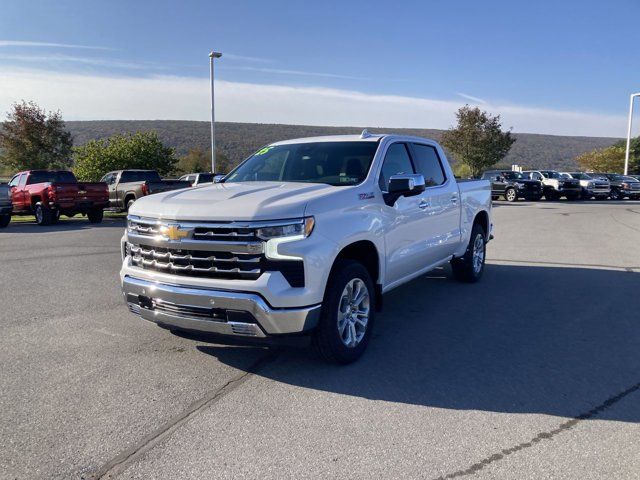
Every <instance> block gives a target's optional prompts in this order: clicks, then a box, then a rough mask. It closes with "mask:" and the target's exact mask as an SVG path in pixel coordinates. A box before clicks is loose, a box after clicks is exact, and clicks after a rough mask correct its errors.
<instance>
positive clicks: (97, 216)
mask: <svg viewBox="0 0 640 480" xmlns="http://www.w3.org/2000/svg"><path fill="white" fill-rule="evenodd" d="M103 216H104V211H103V210H102V209H101V208H92V209H91V210H89V212H88V213H87V218H88V219H89V222H90V223H102V217H103Z"/></svg>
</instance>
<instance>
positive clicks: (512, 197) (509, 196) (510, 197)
mask: <svg viewBox="0 0 640 480" xmlns="http://www.w3.org/2000/svg"><path fill="white" fill-rule="evenodd" d="M504 198H505V200H506V201H507V202H515V201H516V200H518V193H517V192H516V190H515V188H507V189H506V190H505V191H504Z"/></svg>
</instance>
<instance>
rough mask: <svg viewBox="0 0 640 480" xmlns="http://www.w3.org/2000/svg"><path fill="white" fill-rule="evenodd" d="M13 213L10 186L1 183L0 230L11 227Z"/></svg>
mask: <svg viewBox="0 0 640 480" xmlns="http://www.w3.org/2000/svg"><path fill="white" fill-rule="evenodd" d="M12 211H13V205H12V204H11V193H10V191H9V185H7V184H6V183H0V228H5V227H6V226H7V225H9V222H11V212H12Z"/></svg>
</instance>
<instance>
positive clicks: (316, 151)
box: [224, 142, 378, 186]
mask: <svg viewBox="0 0 640 480" xmlns="http://www.w3.org/2000/svg"><path fill="white" fill-rule="evenodd" d="M377 148H378V143H377V142H314V143H294V144H288V145H276V146H268V147H265V148H263V149H261V150H258V151H257V152H256V153H254V154H253V155H252V156H251V157H249V158H248V159H247V160H246V161H245V162H243V163H242V164H240V165H239V166H238V167H237V168H236V169H235V170H233V171H232V172H231V173H230V174H229V175H227V177H226V178H225V179H224V182H225V183H226V182H309V183H326V184H329V185H335V186H348V185H357V184H358V183H361V182H362V181H363V180H364V179H365V177H366V176H367V174H368V173H369V168H370V167H371V162H372V161H373V156H374V155H375V153H376V150H377Z"/></svg>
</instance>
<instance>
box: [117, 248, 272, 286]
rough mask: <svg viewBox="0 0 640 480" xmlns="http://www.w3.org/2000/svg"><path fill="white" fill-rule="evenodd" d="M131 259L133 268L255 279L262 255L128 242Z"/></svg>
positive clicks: (192, 274) (260, 271)
mask: <svg viewBox="0 0 640 480" xmlns="http://www.w3.org/2000/svg"><path fill="white" fill-rule="evenodd" d="M129 251H130V253H131V261H132V262H133V264H134V265H135V266H137V267H142V268H148V269H150V270H157V271H164V272H168V273H173V274H176V275H191V276H210V277H218V278H246V279H253V280H255V279H257V278H258V277H259V276H260V275H261V274H262V270H261V268H260V263H261V259H262V256H261V255H253V254H233V253H225V252H215V254H213V252H208V251H197V250H169V249H167V248H162V247H153V246H150V245H131V246H130V247H129Z"/></svg>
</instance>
